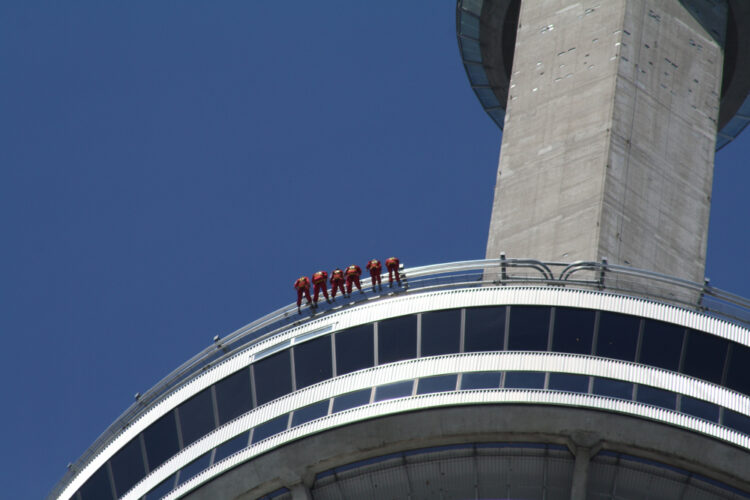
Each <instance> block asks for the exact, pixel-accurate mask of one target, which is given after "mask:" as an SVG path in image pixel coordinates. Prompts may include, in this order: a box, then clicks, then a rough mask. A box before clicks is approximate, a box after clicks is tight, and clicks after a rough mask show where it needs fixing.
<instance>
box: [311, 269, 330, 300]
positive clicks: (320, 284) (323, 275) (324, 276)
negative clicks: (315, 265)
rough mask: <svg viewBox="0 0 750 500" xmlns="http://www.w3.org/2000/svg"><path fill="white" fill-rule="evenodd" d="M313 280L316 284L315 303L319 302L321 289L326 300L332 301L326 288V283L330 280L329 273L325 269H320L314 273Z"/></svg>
mask: <svg viewBox="0 0 750 500" xmlns="http://www.w3.org/2000/svg"><path fill="white" fill-rule="evenodd" d="M312 281H313V285H314V290H313V302H314V303H315V304H317V303H318V295H319V294H320V291H321V290H323V296H324V297H325V298H326V302H330V301H331V299H329V298H328V289H327V288H326V284H327V282H328V273H327V272H325V271H318V272H317V273H315V274H313V275H312Z"/></svg>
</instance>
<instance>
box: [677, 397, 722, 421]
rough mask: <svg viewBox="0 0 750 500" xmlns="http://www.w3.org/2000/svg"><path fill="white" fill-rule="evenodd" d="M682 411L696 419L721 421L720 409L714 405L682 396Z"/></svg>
mask: <svg viewBox="0 0 750 500" xmlns="http://www.w3.org/2000/svg"><path fill="white" fill-rule="evenodd" d="M680 411H681V412H682V413H687V414H688V415H692V416H694V417H698V418H702V419H704V420H710V421H711V422H718V421H719V407H718V406H716V405H715V404H713V403H708V402H706V401H701V400H700V399H695V398H691V397H690V396H682V402H681V403H680Z"/></svg>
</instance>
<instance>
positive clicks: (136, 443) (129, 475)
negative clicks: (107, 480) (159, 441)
mask: <svg viewBox="0 0 750 500" xmlns="http://www.w3.org/2000/svg"><path fill="white" fill-rule="evenodd" d="M110 465H111V466H112V476H113V478H114V480H115V491H116V492H117V495H118V496H122V495H124V494H125V493H126V492H127V491H128V490H129V489H130V488H132V487H133V485H135V483H137V482H138V481H140V480H141V479H143V478H144V477H145V476H146V465H145V464H144V463H143V453H142V452H141V440H140V439H139V438H138V437H135V438H133V439H131V440H130V442H129V443H128V444H126V445H125V446H123V447H122V448H121V449H120V450H119V451H118V452H117V453H115V454H114V456H113V457H112V459H111V460H110Z"/></svg>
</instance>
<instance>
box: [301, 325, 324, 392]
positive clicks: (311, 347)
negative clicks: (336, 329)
mask: <svg viewBox="0 0 750 500" xmlns="http://www.w3.org/2000/svg"><path fill="white" fill-rule="evenodd" d="M294 374H295V376H296V377H297V389H302V388H303V387H307V386H309V385H313V384H317V383H318V382H320V381H321V380H326V379H329V378H331V377H333V365H332V360H331V337H330V336H328V335H326V336H325V337H318V338H317V339H313V340H310V341H308V342H305V343H304V344H300V345H298V346H295V347H294Z"/></svg>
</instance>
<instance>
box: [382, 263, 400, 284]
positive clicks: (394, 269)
mask: <svg viewBox="0 0 750 500" xmlns="http://www.w3.org/2000/svg"><path fill="white" fill-rule="evenodd" d="M398 266H399V261H398V259H397V258H396V257H389V258H387V259H385V267H386V269H388V286H389V287H391V288H392V287H393V275H394V273H395V275H396V281H397V282H398V286H401V276H399V275H398Z"/></svg>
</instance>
